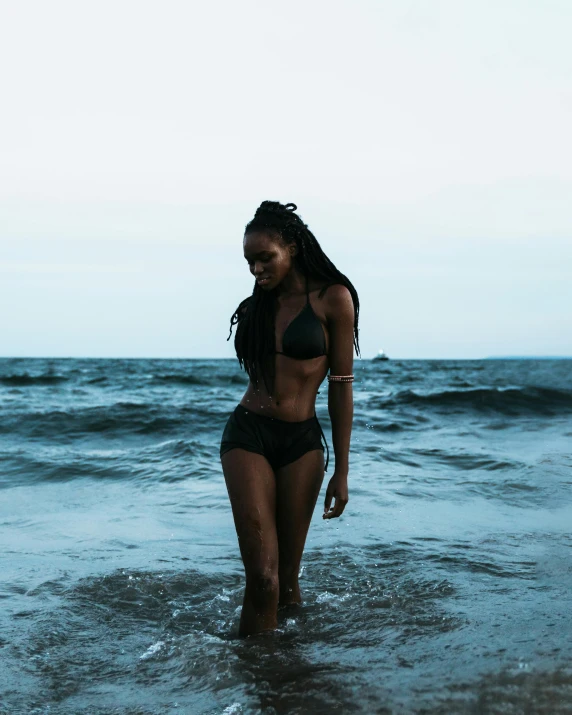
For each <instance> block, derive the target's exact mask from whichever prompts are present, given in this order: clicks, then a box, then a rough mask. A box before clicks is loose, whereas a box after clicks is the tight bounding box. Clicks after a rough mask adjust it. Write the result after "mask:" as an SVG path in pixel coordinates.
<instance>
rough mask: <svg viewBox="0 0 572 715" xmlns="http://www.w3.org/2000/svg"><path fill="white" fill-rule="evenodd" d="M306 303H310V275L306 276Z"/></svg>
mask: <svg viewBox="0 0 572 715" xmlns="http://www.w3.org/2000/svg"><path fill="white" fill-rule="evenodd" d="M306 303H310V289H309V288H308V276H306Z"/></svg>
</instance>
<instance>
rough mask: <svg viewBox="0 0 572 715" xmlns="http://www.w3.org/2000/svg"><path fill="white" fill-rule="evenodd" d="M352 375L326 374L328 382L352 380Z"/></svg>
mask: <svg viewBox="0 0 572 715" xmlns="http://www.w3.org/2000/svg"><path fill="white" fill-rule="evenodd" d="M353 381H354V376H353V375H328V382H353Z"/></svg>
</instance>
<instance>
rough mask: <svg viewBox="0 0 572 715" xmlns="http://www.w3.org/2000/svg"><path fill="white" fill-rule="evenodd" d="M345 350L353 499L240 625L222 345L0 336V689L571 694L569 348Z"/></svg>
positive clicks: (348, 699) (376, 698)
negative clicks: (88, 352) (161, 346)
mask: <svg viewBox="0 0 572 715" xmlns="http://www.w3.org/2000/svg"><path fill="white" fill-rule="evenodd" d="M355 373H356V382H355V421H354V432H353V440H352V450H351V471H350V502H349V504H348V506H347V508H346V511H345V513H344V515H343V516H342V518H340V519H338V520H331V521H323V520H322V519H321V510H322V503H323V494H324V489H325V484H326V481H325V482H324V487H323V489H322V494H321V496H320V500H319V502H318V507H317V509H316V513H315V517H314V520H313V522H312V525H311V527H310V533H309V536H308V540H307V545H306V551H305V554H304V558H303V561H302V566H301V579H300V584H301V588H302V592H303V597H304V599H305V603H304V605H303V607H301V608H293V609H286V610H285V611H282V612H281V613H280V618H279V629H278V631H276V632H275V633H274V634H272V635H265V636H260V637H256V638H249V639H239V638H238V637H237V629H238V620H239V612H240V604H241V600H242V589H243V583H244V580H243V572H242V564H241V561H240V557H239V551H238V545H237V541H236V535H235V531H234V525H233V522H232V515H231V511H230V506H229V503H228V498H227V494H226V489H225V485H224V480H223V477H222V473H221V469H220V463H219V459H218V446H219V440H220V434H221V431H222V428H223V426H224V423H225V421H226V418H227V415H228V413H229V412H230V411H231V410H232V409H233V408H234V406H235V405H236V403H237V402H238V400H239V399H240V397H241V395H242V393H243V390H244V388H245V386H246V380H245V377H244V374H243V373H241V372H240V371H239V369H238V367H237V365H236V363H235V362H234V361H230V360H212V361H200V360H76V359H69V360H59V359H58V360H55V359H54V360H52V359H50V360H48V359H46V360H32V359H4V360H0V543H1V546H2V548H1V554H0V557H1V562H0V565H1V569H0V604H1V611H0V712H1V713H3V714H4V713H9V714H10V715H12V713H38V714H39V713H46V714H47V713H50V715H53V714H55V713H58V714H60V713H61V714H64V713H65V714H71V713H74V714H75V713H90V714H92V713H93V714H103V713H106V714H107V713H125V714H127V713H128V714H130V715H135V714H141V715H143V714H151V713H153V714H155V713H189V714H192V715H199V714H202V713H204V714H207V713H208V714H215V713H217V714H220V715H223V713H224V714H226V715H230V714H232V715H237V714H239V713H264V714H266V713H268V714H270V713H318V714H319V713H383V714H386V715H387V714H389V713H424V714H434V713H447V714H448V713H475V714H477V713H478V714H480V713H550V714H553V713H572V528H571V527H572V500H571V496H570V494H571V486H572V361H566V360H538V361H534V360H513V361H510V360H507V361H492V360H490V361H459V362H455V361H390V362H386V363H375V362H371V361H357V362H356V364H355ZM326 392H327V391H326V389H325V385H324V387H323V389H322V390H321V394H320V395H319V396H318V416H319V418H320V419H321V421H322V424H323V426H324V430H325V432H326V435H327V437H328V440H329V443H330V445H331V437H330V432H329V421H328V417H327V405H326V399H327V396H326ZM330 474H331V469H330V470H329V473H328V475H327V476H326V479H327V478H328V476H329V475H330Z"/></svg>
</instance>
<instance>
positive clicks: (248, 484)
mask: <svg viewBox="0 0 572 715" xmlns="http://www.w3.org/2000/svg"><path fill="white" fill-rule="evenodd" d="M221 462H222V468H223V472H224V478H225V481H226V487H227V489H228V496H229V498H230V503H231V505H232V513H233V516H234V524H235V526H236V533H237V535H238V544H239V546H240V553H241V555H242V561H243V563H244V570H245V573H246V590H245V592H244V603H243V606H242V614H241V617H240V628H239V635H241V636H248V635H252V634H254V633H260V632H261V631H266V630H270V629H273V628H276V625H277V619H276V611H277V608H278V540H277V535H276V513H275V512H276V480H275V477H274V472H273V471H272V468H271V467H270V464H269V463H268V460H267V459H266V457H263V456H262V455H261V454H256V453H254V452H248V451H246V450H244V449H238V448H237V449H231V450H230V451H229V452H226V454H223V456H222V458H221Z"/></svg>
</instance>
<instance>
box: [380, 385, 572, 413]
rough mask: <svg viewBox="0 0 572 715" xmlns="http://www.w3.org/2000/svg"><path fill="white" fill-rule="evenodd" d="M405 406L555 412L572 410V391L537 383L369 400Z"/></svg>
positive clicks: (410, 393)
mask: <svg viewBox="0 0 572 715" xmlns="http://www.w3.org/2000/svg"><path fill="white" fill-rule="evenodd" d="M402 406H411V407H419V408H435V409H441V408H443V409H445V410H448V411H451V410H452V411H466V410H474V411H481V412H499V413H502V414H505V415H513V416H519V415H527V414H537V415H554V414H557V413H561V412H571V411H572V391H570V390H557V389H551V388H546V387H533V386H527V387H507V388H502V387H486V388H475V389H467V390H442V391H439V392H430V393H426V394H420V393H418V392H414V391H413V390H402V391H399V392H397V393H394V394H393V395H391V396H390V397H389V398H378V397H372V398H370V400H369V402H368V407H379V408H382V409H389V408H396V407H402Z"/></svg>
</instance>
